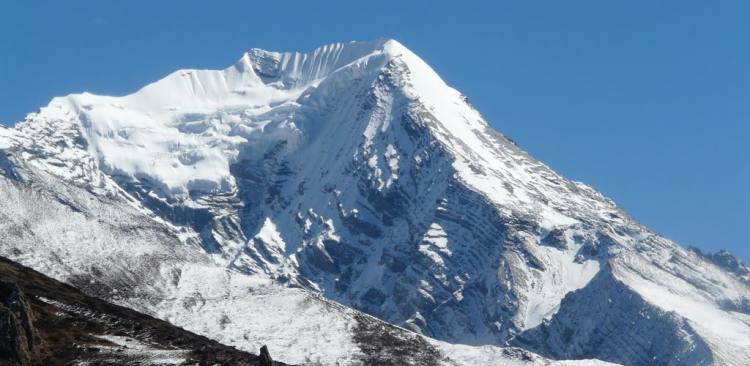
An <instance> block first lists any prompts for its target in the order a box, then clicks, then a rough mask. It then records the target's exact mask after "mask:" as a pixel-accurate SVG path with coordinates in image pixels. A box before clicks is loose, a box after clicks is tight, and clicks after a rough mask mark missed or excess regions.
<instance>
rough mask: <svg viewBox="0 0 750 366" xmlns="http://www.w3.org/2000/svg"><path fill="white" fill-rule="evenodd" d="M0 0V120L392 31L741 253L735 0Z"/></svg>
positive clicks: (683, 228)
mask: <svg viewBox="0 0 750 366" xmlns="http://www.w3.org/2000/svg"><path fill="white" fill-rule="evenodd" d="M210 4H211V5H209V2H199V1H189V0H188V1H171V2H170V1H127V2H125V1H77V0H68V1H13V2H11V1H6V2H3V3H2V4H0V121H2V122H4V123H5V124H12V123H13V122H14V121H17V120H20V119H22V118H23V116H24V115H25V114H26V113H27V112H29V111H33V110H36V109H37V108H39V107H40V106H42V105H44V104H46V103H47V102H48V100H49V99H50V98H52V97H53V96H56V95H64V94H68V93H73V92H81V91H90V92H93V93H100V94H112V95H119V94H126V93H129V92H132V91H135V90H136V89H137V88H138V87H140V86H142V85H144V84H146V83H148V82H151V81H154V80H157V79H159V78H160V77H161V76H164V75H166V74H167V73H169V72H171V71H174V70H175V69H178V68H224V67H226V66H228V65H230V64H231V63H233V62H234V61H235V60H236V59H238V58H239V57H240V55H241V53H242V52H243V51H245V50H247V49H249V48H251V47H260V48H265V49H271V50H279V51H289V50H310V49H313V48H315V47H316V46H318V45H322V44H325V43H330V42H335V41H348V40H365V39H375V38H383V37H387V38H395V39H398V40H399V41H401V42H402V43H403V44H405V45H406V46H407V47H409V48H411V49H412V50H414V51H415V52H416V53H418V54H419V55H421V56H422V57H423V58H424V59H425V60H426V61H427V62H428V63H430V64H431V65H432V66H433V67H434V68H435V69H436V70H437V71H438V73H440V74H441V75H442V76H443V77H444V78H445V79H446V81H448V83H450V84H452V85H453V86H455V87H456V88H458V89H459V90H461V91H462V92H463V93H464V94H466V95H467V96H468V97H469V99H470V100H471V101H472V102H473V103H474V104H475V105H476V106H477V108H478V109H479V110H480V111H481V112H482V114H483V115H484V116H485V117H486V119H487V120H488V121H489V122H490V123H491V124H492V125H493V126H494V127H495V128H497V129H498V130H500V131H501V132H503V133H505V134H506V135H508V136H510V137H511V138H513V139H514V140H516V141H517V142H518V143H519V144H520V145H521V146H522V147H523V148H525V149H526V150H528V151H529V152H531V153H532V154H533V155H535V156H536V157H538V158H539V159H541V160H543V161H545V162H546V163H548V164H549V165H551V166H552V167H553V168H555V169H556V170H558V171H560V172H561V173H563V174H564V175H566V176H568V177H570V178H573V179H576V180H580V181H584V182H586V183H589V184H591V185H593V186H595V187H596V188H598V189H599V190H601V191H602V192H604V193H605V194H606V195H608V196H610V197H612V198H613V199H614V200H615V201H616V202H618V204H620V205H621V206H622V207H624V208H625V209H626V210H628V211H629V212H630V213H631V214H632V215H633V216H635V217H636V218H637V219H639V220H640V221H641V222H643V223H645V224H646V225H648V226H650V227H651V228H653V229H654V230H656V231H658V232H660V233H662V234H664V235H666V236H668V237H670V238H672V239H674V240H676V241H678V242H680V243H681V244H683V245H695V246H698V247H700V248H702V249H707V250H716V249H719V248H727V249H730V250H732V251H733V252H735V253H736V254H738V255H739V256H740V257H742V258H744V259H745V260H748V259H750V237H749V236H748V235H747V233H746V230H747V229H748V228H750V225H748V223H749V222H750V213H748V212H750V211H748V206H750V198H749V196H748V193H747V190H748V187H750V152H748V147H750V47H749V46H748V45H750V21H748V19H750V2H747V1H721V0H718V1H688V0H686V1H600V0H591V1H533V0H528V1H512V2H511V1H508V2H506V1H487V2H473V1H461V2H447V1H446V2H438V1H424V2H422V1H376V2H359V1H356V2H354V1H352V2H344V1H333V2H325V1H286V2H284V3H283V5H282V4H281V2H273V1H263V2H251V1H215V2H210Z"/></svg>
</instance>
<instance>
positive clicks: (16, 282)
mask: <svg viewBox="0 0 750 366" xmlns="http://www.w3.org/2000/svg"><path fill="white" fill-rule="evenodd" d="M264 360H267V358H264ZM266 362H267V361H266ZM71 364H87V365H90V364H93V365H167V364H178V365H217V364H218V365H253V366H254V365H262V364H263V365H267V363H265V364H264V363H262V360H261V358H260V357H258V356H257V355H253V354H249V353H246V352H242V351H239V350H237V349H235V348H232V347H229V346H225V345H222V344H220V343H218V342H215V341H212V340H210V339H208V338H206V337H202V336H199V335H196V334H194V333H191V332H188V331H186V330H184V329H182V328H179V327H176V326H174V325H172V324H169V323H167V322H165V321H162V320H158V319H155V318H152V317H150V316H148V315H144V314H141V313H139V312H136V311H133V310H130V309H127V308H124V307H121V306H117V305H113V304H110V303H108V302H105V301H102V300H99V299H96V298H93V297H90V296H87V295H85V294H84V293H82V292H81V291H79V290H77V289H75V288H73V287H71V286H69V285H66V284H64V283H61V282H59V281H56V280H54V279H51V278H49V277H47V276H45V275H43V274H41V273H39V272H36V271H34V270H32V269H30V268H27V267H24V266H22V265H19V264H17V263H15V262H12V261H10V260H8V259H6V258H2V257H0V365H3V366H6V365H7V366H11V365H71ZM273 365H283V364H282V363H279V362H273Z"/></svg>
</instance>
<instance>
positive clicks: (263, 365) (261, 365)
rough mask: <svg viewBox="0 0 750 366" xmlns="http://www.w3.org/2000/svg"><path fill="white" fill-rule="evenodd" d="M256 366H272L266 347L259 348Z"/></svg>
mask: <svg viewBox="0 0 750 366" xmlns="http://www.w3.org/2000/svg"><path fill="white" fill-rule="evenodd" d="M258 366H273V359H272V358H271V354H270V353H268V347H266V346H263V347H260V356H259V357H258Z"/></svg>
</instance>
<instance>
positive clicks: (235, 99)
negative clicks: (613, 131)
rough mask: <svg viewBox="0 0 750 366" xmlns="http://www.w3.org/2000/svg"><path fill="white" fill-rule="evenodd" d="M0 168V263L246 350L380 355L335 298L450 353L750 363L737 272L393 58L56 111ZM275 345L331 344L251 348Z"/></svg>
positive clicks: (254, 71) (6, 136)
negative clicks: (267, 335)
mask: <svg viewBox="0 0 750 366" xmlns="http://www.w3.org/2000/svg"><path fill="white" fill-rule="evenodd" d="M0 171H2V172H3V174H2V177H1V178H2V179H0V191H1V192H2V194H3V197H7V198H6V199H5V200H4V201H0V218H1V219H2V220H0V231H1V232H2V233H3V234H4V235H2V236H0V240H1V241H2V242H0V243H1V244H2V245H0V254H2V255H6V256H8V257H10V258H12V259H14V260H18V261H19V262H21V263H24V264H27V265H29V266H33V267H34V268H36V269H38V270H40V271H42V272H44V273H47V274H50V275H52V276H54V277H55V278H59V279H61V280H64V281H66V282H68V283H71V284H74V285H76V286H79V287H81V288H82V289H84V290H85V291H87V292H88V293H89V294H93V295H96V296H99V297H102V298H105V299H109V300H112V301H116V302H118V303H119V304H123V305H127V306H131V307H134V308H136V309H139V310H141V311H144V312H149V313H151V314H154V315H156V316H159V317H161V318H164V319H169V320H170V321H173V322H175V323H176V324H178V325H181V326H185V327H187V328H189V329H190V330H193V331H196V332H199V333H201V334H205V335H208V336H211V337H214V338H216V339H219V340H222V341H225V342H227V343H230V344H233V345H237V346H238V347H242V348H243V349H246V350H252V351H255V350H257V349H258V347H259V346H260V345H261V344H266V343H267V344H269V345H270V346H271V348H272V349H284V347H285V345H288V344H290V342H294V343H295V344H298V345H300V346H299V347H298V349H297V350H296V351H297V352H299V354H296V355H292V356H291V357H293V358H292V359H293V360H294V361H295V362H300V363H302V362H308V361H309V360H310V359H313V358H315V357H316V355H315V353H317V356H319V357H321V358H320V359H319V362H321V363H335V362H339V361H341V359H342V358H345V359H346V360H350V361H351V360H361V359H362V358H363V357H366V356H367V355H368V354H374V353H373V352H371V351H372V350H367V349H366V348H367V347H364V348H363V347H362V346H361V345H360V343H359V342H357V341H356V340H355V339H354V338H355V337H353V335H352V333H353V330H352V329H360V328H357V326H356V324H358V320H357V317H356V316H351V314H356V313H350V312H349V310H346V308H341V309H343V310H336V311H335V312H328V311H327V309H329V308H331V307H332V305H330V303H329V302H328V301H335V302H337V303H339V304H343V305H345V306H347V307H351V308H354V309H357V310H359V311H362V312H365V313H368V314H371V315H373V316H376V317H378V318H379V319H382V320H384V321H387V322H390V323H392V324H394V325H397V326H400V327H403V328H406V329H409V330H412V331H414V332H417V333H421V334H423V335H426V336H430V337H433V338H436V339H438V340H440V341H445V342H450V343H453V344H455V345H467V346H485V345H495V346H497V345H517V344H523V346H524V347H527V348H529V349H533V350H535V351H537V352H540V353H542V354H544V355H547V356H549V357H554V358H571V359H581V358H585V357H596V358H601V359H604V360H608V361H614V362H620V363H622V364H626V365H645V364H649V362H652V360H653V357H657V359H659V360H663V361H664V362H673V363H680V362H683V363H687V364H702V363H704V362H708V363H711V362H713V363H716V364H726V365H743V364H748V363H750V343H749V342H748V341H747V340H748V339H750V326H748V322H747V316H748V314H750V313H749V312H748V311H747V308H748V307H747V304H748V303H750V302H748V299H750V289H749V288H748V282H747V281H746V279H745V278H744V277H743V276H744V275H743V273H744V272H742V268H743V267H739V265H736V266H735V265H733V264H732V263H729V262H727V261H726V260H723V259H721V258H724V257H721V258H719V259H711V258H707V257H706V256H701V255H698V254H696V253H694V252H692V251H688V250H685V249H683V248H682V247H680V246H678V245H676V244H675V243H673V242H671V241H669V240H668V239H665V238H663V237H661V236H659V235H657V234H655V233H653V232H652V231H650V230H648V229H647V228H645V227H644V226H642V225H640V224H638V223H637V222H635V221H634V220H633V219H632V218H630V217H629V216H628V215H627V214H626V213H624V212H623V211H622V210H620V209H619V208H618V207H617V206H616V205H615V204H614V203H613V202H612V201H611V200H609V199H607V198H606V197H604V196H602V195H601V194H600V193H598V192H597V191H596V190H594V189H593V188H591V187H588V186H586V185H584V184H582V183H579V182H573V181H570V180H568V179H566V178H564V177H562V176H560V175H559V174H557V173H556V172H554V171H553V170H552V169H550V168H549V167H547V166H546V165H544V164H543V163H541V162H539V161H537V160H535V159H534V158H533V157H531V156H529V155H528V154H527V153H525V152H524V151H523V150H521V149H520V148H519V147H518V146H516V145H515V143H513V142H512V141H511V140H509V139H507V138H506V137H504V136H503V135H501V134H500V133H498V132H496V131H494V130H493V129H492V128H491V127H490V126H489V125H488V124H487V123H486V122H485V121H484V120H483V119H482V117H481V115H480V114H479V112H477V111H476V110H475V109H474V108H473V107H472V106H471V105H470V104H469V103H468V102H467V100H466V98H465V97H464V96H462V95H461V94H460V93H459V92H457V91H456V90H454V89H452V88H450V87H449V86H447V85H446V84H445V83H444V82H443V81H442V79H440V77H439V76H438V75H437V74H436V73H435V72H434V71H433V70H432V69H431V68H430V67H429V66H428V65H427V64H425V63H424V61H422V60H421V59H420V58H419V57H417V56H416V55H414V54H413V53H412V52H411V51H409V50H408V49H406V48H405V47H403V46H402V45H401V44H399V43H398V42H396V41H392V40H383V41H375V42H355V43H349V44H334V45H328V46H324V47H321V48H319V49H317V50H315V51H314V52H311V53H305V54H302V53H277V52H268V51H262V50H251V51H250V52H248V53H246V54H244V55H243V56H242V58H241V59H240V60H239V61H238V62H237V63H236V64H234V65H232V66H231V67H229V68H227V69H225V70H181V71H177V72H175V73H173V74H171V75H169V76H167V77H166V78H164V79H163V80H160V81H158V82H155V83H153V84H150V85H148V86H146V87H145V88H143V89H142V90H140V91H138V92H137V93H134V94H132V95H128V96H124V97H105V96H96V95H91V94H76V95H70V96H67V97H62V98H55V99H54V100H53V101H52V102H51V103H50V104H49V105H48V106H47V107H45V108H42V109H41V110H40V111H39V112H37V113H32V114H30V115H29V116H28V118H27V119H26V120H25V121H23V122H21V123H19V124H18V125H17V126H15V127H14V128H12V129H0ZM62 222H64V223H65V224H64V225H62V224H61V223H62ZM39 243H43V244H41V245H40V244H39ZM582 293H585V294H588V295H589V298H587V299H581V298H580V297H581V295H580V294H582ZM315 294H319V295H320V296H322V297H323V298H324V300H322V299H320V298H318V297H316V296H317V295H315ZM217 299H221V301H219V300H217ZM280 299H284V301H281V300H280ZM610 301H616V302H617V306H614V305H613V306H608V305H607V304H609V303H610ZM267 303H273V304H274V306H276V307H277V308H274V309H267V308H266V309H265V310H263V309H262V307H263V306H266V305H264V304H267ZM292 307H294V311H296V312H298V313H308V312H309V313H310V314H314V316H313V317H311V318H310V319H313V320H309V321H311V322H319V323H318V325H319V326H317V327H316V326H311V325H310V324H308V323H303V322H302V321H301V320H300V319H296V318H291V317H289V316H288V315H284V314H283V313H282V312H280V311H276V310H277V309H281V308H283V309H291V308H292ZM250 308H252V309H257V310H258V311H266V312H270V313H273V314H275V315H274V317H263V318H262V319H261V320H258V319H251V318H249V316H248V315H247V314H246V313H243V311H241V309H250ZM337 309H338V308H337ZM635 309H639V310H638V311H636V310H635ZM586 317H589V318H590V319H597V321H596V322H593V323H590V324H589V326H588V327H587V328H581V329H577V328H576V327H577V324H579V323H580V322H581V321H582V320H584V318H586ZM625 319H627V321H626V320H625ZM326 323H329V325H326ZM279 324H296V325H298V326H299V327H300V329H306V331H307V332H310V333H307V334H315V331H314V330H313V329H318V331H320V329H344V330H343V331H342V332H344V334H345V335H344V336H341V337H336V336H334V335H333V334H334V333H336V332H339V331H338V330H337V331H335V332H334V331H333V330H331V333H330V337H314V336H306V335H305V334H306V333H304V331H302V330H298V331H296V332H289V333H286V332H282V331H279V332H276V333H275V334H273V335H271V337H275V338H273V339H259V338H256V337H257V335H255V334H254V332H251V331H249V330H248V327H252V326H258V327H260V326H261V325H263V326H265V327H275V326H277V325H279ZM626 325H627V326H628V327H632V329H630V328H628V330H627V331H624V330H623V331H619V330H620V327H625V326H626ZM605 327H608V328H605ZM607 329H609V330H610V331H606V330H607ZM336 334H338V333H336ZM547 338H549V339H547ZM334 339H335V340H334ZM321 342H323V343H325V342H337V343H339V347H336V348H332V347H326V346H324V345H322V344H321ZM644 344H655V345H656V344H658V345H660V346H659V349H658V350H657V349H653V350H647V349H645V348H644V346H642V345H644ZM572 345H574V346H572ZM621 345H626V346H621ZM600 346H601V347H600ZM446 347H448V346H446ZM448 348H450V347H448ZM480 348H481V347H475V348H472V349H480ZM422 349H425V348H422ZM446 349H447V348H446ZM453 349H456V348H453ZM488 349H489V348H488ZM368 352H369V353H368ZM493 352H494V351H493ZM429 353H430V352H428V351H425V352H423V355H429ZM501 353H502V352H498V354H501ZM644 354H645V355H649V357H652V358H651V359H647V358H644V357H643V356H642V355H644ZM344 355H346V356H344ZM425 357H427V356H425ZM435 357H437V358H439V359H440V357H439V356H435ZM650 360H651V361H650ZM405 362H411V363H416V362H418V361H416V360H411V361H405ZM441 362H442V361H441Z"/></svg>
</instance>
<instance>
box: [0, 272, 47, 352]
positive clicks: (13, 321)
mask: <svg viewBox="0 0 750 366" xmlns="http://www.w3.org/2000/svg"><path fill="white" fill-rule="evenodd" d="M38 343H39V335H38V334H37V332H36V329H34V325H33V317H32V313H31V309H30V308H29V304H28V301H26V298H25V296H24V295H23V292H21V289H20V288H18V286H17V285H16V284H14V283H9V282H3V281H0V365H9V366H10V365H23V366H25V365H30V364H31V359H32V357H31V355H32V354H33V353H34V352H35V351H38V350H37V349H36V348H37V347H36V346H37V345H38Z"/></svg>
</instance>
